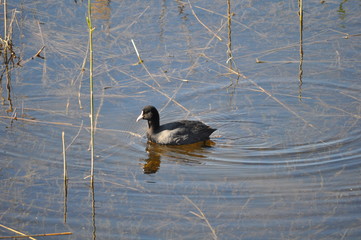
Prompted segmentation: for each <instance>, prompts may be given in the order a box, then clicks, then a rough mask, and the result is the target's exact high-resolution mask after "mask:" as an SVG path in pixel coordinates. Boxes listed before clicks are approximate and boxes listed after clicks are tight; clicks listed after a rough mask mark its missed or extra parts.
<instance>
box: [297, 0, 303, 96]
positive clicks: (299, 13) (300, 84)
mask: <svg viewBox="0 0 361 240" xmlns="http://www.w3.org/2000/svg"><path fill="white" fill-rule="evenodd" d="M298 9H299V12H298V15H299V17H300V65H299V74H298V77H299V86H298V87H299V89H298V91H299V99H300V100H302V84H303V81H302V75H303V67H302V65H303V0H298Z"/></svg>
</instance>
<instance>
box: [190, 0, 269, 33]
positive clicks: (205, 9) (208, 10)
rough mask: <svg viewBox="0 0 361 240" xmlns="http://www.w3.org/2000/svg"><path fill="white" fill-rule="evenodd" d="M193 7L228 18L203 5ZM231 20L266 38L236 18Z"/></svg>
mask: <svg viewBox="0 0 361 240" xmlns="http://www.w3.org/2000/svg"><path fill="white" fill-rule="evenodd" d="M195 8H198V9H201V10H203V11H206V12H210V13H213V14H215V15H217V16H221V17H224V18H226V19H227V18H228V16H227V15H223V14H221V13H217V12H215V11H212V10H210V9H207V8H203V7H199V6H195ZM232 22H234V23H237V24H239V25H241V26H242V27H244V28H245V29H247V30H250V31H252V32H254V33H256V34H257V35H258V36H260V37H261V38H266V37H267V36H266V35H265V34H263V33H260V32H258V31H256V30H254V29H252V28H251V27H249V26H247V25H246V24H244V23H241V22H239V21H237V20H235V19H232Z"/></svg>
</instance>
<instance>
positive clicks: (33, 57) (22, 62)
mask: <svg viewBox="0 0 361 240" xmlns="http://www.w3.org/2000/svg"><path fill="white" fill-rule="evenodd" d="M44 48H45V46H42V47H41V48H40V49H39V51H38V52H37V53H35V54H34V56H32V57H30V58H28V59H26V60H24V61H20V62H19V65H21V66H24V64H26V63H27V62H29V61H30V60H34V59H35V58H37V57H38V58H41V59H44V57H42V56H41V55H40V53H41V52H42V51H43V50H44Z"/></svg>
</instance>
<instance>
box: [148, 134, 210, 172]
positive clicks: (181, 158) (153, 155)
mask: <svg viewBox="0 0 361 240" xmlns="http://www.w3.org/2000/svg"><path fill="white" fill-rule="evenodd" d="M214 145H215V143H214V142H213V141H211V140H206V141H203V142H197V143H193V144H188V145H180V146H173V145H160V144H156V143H153V142H148V143H147V147H146V149H145V150H146V151H147V153H148V158H147V159H144V161H145V163H144V164H143V172H144V174H154V173H156V172H157V171H158V170H159V168H160V163H161V158H162V157H163V158H167V159H169V160H171V161H172V160H173V161H177V162H181V163H184V164H201V163H202V162H201V160H200V159H202V158H206V154H205V153H206V152H207V148H210V147H213V146H214Z"/></svg>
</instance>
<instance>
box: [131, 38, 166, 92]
mask: <svg viewBox="0 0 361 240" xmlns="http://www.w3.org/2000/svg"><path fill="white" fill-rule="evenodd" d="M131 40H132V44H133V47H134V49H135V53H136V54H137V57H138V60H139V61H138V62H137V63H136V64H135V65H138V64H141V65H142V67H143V68H144V70H145V71H146V72H147V73H148V75H149V77H150V78H151V79H152V80H153V81H154V82H155V83H156V84H157V85H158V87H161V86H160V84H159V83H158V81H157V80H156V79H155V78H154V77H153V75H152V74H151V73H150V72H149V70H148V68H147V66H146V65H145V64H144V61H143V60H142V58H141V57H140V55H139V52H138V49H137V46H135V43H134V41H133V39H131Z"/></svg>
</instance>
